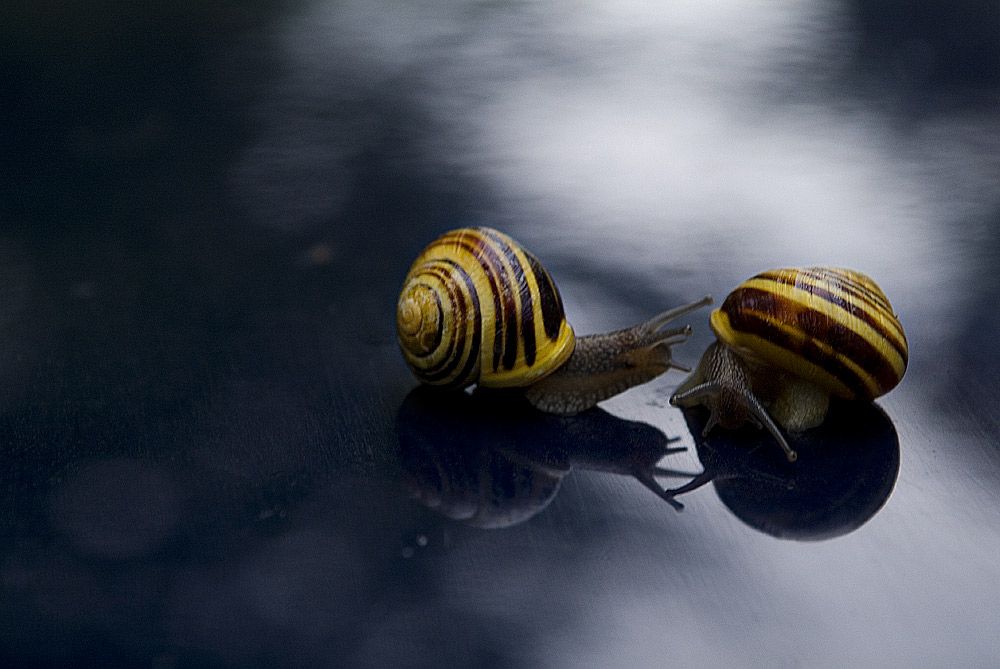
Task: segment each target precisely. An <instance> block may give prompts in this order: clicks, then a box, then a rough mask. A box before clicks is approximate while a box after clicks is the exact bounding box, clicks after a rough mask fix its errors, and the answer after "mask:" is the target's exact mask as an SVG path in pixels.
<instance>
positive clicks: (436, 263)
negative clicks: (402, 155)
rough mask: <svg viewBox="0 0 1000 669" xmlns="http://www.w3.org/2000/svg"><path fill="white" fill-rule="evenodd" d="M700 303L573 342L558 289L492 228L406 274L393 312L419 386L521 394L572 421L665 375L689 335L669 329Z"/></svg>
mask: <svg viewBox="0 0 1000 669" xmlns="http://www.w3.org/2000/svg"><path fill="white" fill-rule="evenodd" d="M707 304H711V298H704V299H702V300H699V301H697V302H692V303H691V304H687V305H684V306H681V307H677V308H675V309H670V310H668V311H664V312H663V313H661V314H658V315H656V316H654V317H653V318H651V319H649V320H648V321H645V322H643V323H640V324H638V325H636V326H634V327H632V328H628V329H625V330H618V331H616V332H610V333H607V334H602V335H589V336H585V337H576V336H575V334H574V332H573V328H572V327H571V326H570V324H569V323H568V322H566V316H565V313H564V311H563V305H562V299H561V298H560V296H559V291H558V290H557V289H556V285H555V282H553V280H552V277H551V276H549V273H548V272H547V271H546V270H545V268H544V267H542V264H541V263H540V262H539V261H538V259H537V258H536V257H535V256H534V255H532V254H531V253H530V252H528V251H527V250H525V249H524V248H522V247H521V245H520V244H518V243H517V242H515V241H514V240H513V239H511V238H510V237H508V236H507V235H505V234H503V233H501V232H498V231H496V230H493V229H491V228H482V227H481V228H462V229H459V230H453V231H451V232H447V233H445V234H443V235H442V236H440V237H438V238H437V239H436V240H434V241H433V242H431V243H430V245H428V246H427V248H425V249H424V250H423V251H422V252H421V253H420V255H419V256H417V259H416V260H415V261H414V262H413V265H412V266H411V267H410V271H409V273H408V274H407V276H406V279H405V280H404V283H403V289H402V291H401V293H400V296H399V302H398V304H397V308H396V331H397V335H398V338H399V345H400V348H401V349H402V352H403V357H404V358H405V359H406V362H407V364H408V365H409V367H410V369H411V370H412V371H413V373H414V374H415V375H416V377H417V378H418V379H419V380H420V381H422V382H423V383H426V384H430V385H439V386H448V387H457V388H463V387H466V386H470V385H472V384H478V385H480V386H483V387H490V388H521V389H522V392H523V393H524V395H525V397H527V398H528V401H530V402H531V403H532V404H533V405H534V406H535V407H536V408H538V409H541V410H542V411H545V412H548V413H557V414H573V413H579V412H581V411H584V410H586V409H588V408H590V407H592V406H594V405H595V404H597V403H598V402H600V401H602V400H605V399H608V398H609V397H612V396H614V395H617V394H618V393H621V392H623V391H625V390H628V389H629V388H631V387H633V386H636V385H639V384H642V383H646V382H647V381H651V380H652V379H654V378H656V377H657V376H659V375H660V374H663V373H664V372H666V371H667V370H668V369H671V368H673V369H679V370H681V371H690V370H689V369H687V368H685V367H683V366H681V365H679V364H677V363H676V362H674V361H673V359H672V358H671V354H670V347H671V346H673V345H675V344H679V343H681V342H683V341H684V340H685V339H686V338H687V336H688V335H689V334H690V333H691V328H690V326H684V327H680V328H676V329H671V330H666V329H663V328H664V326H665V325H666V324H667V323H668V322H669V321H671V320H673V319H675V318H677V317H679V316H682V315H684V314H686V313H688V312H690V311H692V310H694V309H697V308H699V307H701V306H705V305H707Z"/></svg>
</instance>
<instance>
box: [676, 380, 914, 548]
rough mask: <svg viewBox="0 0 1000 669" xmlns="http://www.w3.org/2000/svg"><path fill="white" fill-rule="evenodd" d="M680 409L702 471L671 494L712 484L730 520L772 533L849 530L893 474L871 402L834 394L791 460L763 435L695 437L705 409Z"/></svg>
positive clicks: (870, 512) (887, 430)
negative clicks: (826, 411)
mask: <svg viewBox="0 0 1000 669" xmlns="http://www.w3.org/2000/svg"><path fill="white" fill-rule="evenodd" d="M683 411H684V417H685V419H686V420H687V423H688V427H689V428H690V430H691V433H692V434H693V435H695V442H696V445H697V449H698V457H699V458H700V460H701V463H702V465H703V466H704V468H705V471H704V472H703V473H702V474H700V475H698V476H695V477H694V478H692V480H691V481H690V482H688V483H687V484H686V485H684V486H682V487H680V488H677V489H675V490H673V491H671V492H672V493H673V494H675V495H683V494H687V493H690V492H692V491H694V490H696V489H698V488H700V487H702V486H704V485H705V484H707V483H710V482H711V483H712V485H713V486H714V487H715V491H716V493H717V494H718V496H719V499H721V500H722V503H723V504H725V505H726V507H728V508H729V510H730V511H732V512H733V514H735V515H736V517H738V518H739V519H740V520H742V521H743V522H744V523H746V524H747V525H749V526H750V527H753V528H754V529H757V530H759V531H761V532H764V533H766V534H769V535H772V536H775V537H779V538H785V539H797V540H822V539H831V538H833V537H837V536H841V535H844V534H847V533H849V532H852V531H854V530H855V529H857V528H859V527H861V526H862V525H864V524H865V523H866V522H868V520H870V519H871V518H872V517H873V516H874V515H875V514H876V513H877V512H878V511H879V509H881V508H882V506H883V505H884V504H885V502H886V500H888V498H889V495H890V494H891V493H892V489H893V487H894V485H895V482H896V476H897V475H898V473H899V440H898V438H897V436H896V430H895V428H894V427H893V425H892V421H890V420H889V418H888V416H886V414H885V413H884V412H883V411H882V410H881V409H880V408H879V407H878V406H876V405H875V404H873V403H871V402H848V401H843V400H839V399H837V398H834V399H833V400H832V401H831V402H830V406H829V414H828V416H827V419H826V420H825V421H824V422H823V424H822V425H820V426H819V427H816V428H814V429H811V430H807V431H806V432H803V433H802V434H801V435H798V436H797V437H796V438H795V446H796V448H798V449H799V451H800V452H801V454H802V457H801V458H800V459H799V460H798V461H797V462H796V463H795V464H794V465H792V464H789V463H788V462H787V460H786V459H784V458H781V457H779V456H778V455H777V451H776V450H775V449H774V448H773V446H772V445H771V437H770V436H769V435H768V434H767V433H766V432H761V431H759V430H755V429H750V428H743V429H740V430H733V431H722V430H716V431H712V432H711V433H710V434H709V435H708V436H702V435H703V432H704V429H705V427H706V426H707V425H708V423H709V421H710V417H709V412H708V411H707V410H706V409H704V408H703V407H693V408H686V409H684V410H683Z"/></svg>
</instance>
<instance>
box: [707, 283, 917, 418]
mask: <svg viewBox="0 0 1000 669" xmlns="http://www.w3.org/2000/svg"><path fill="white" fill-rule="evenodd" d="M711 325H712V330H713V331H715V334H716V336H718V338H719V340H720V341H722V342H724V343H726V344H728V345H729V346H732V347H734V348H736V349H737V350H742V351H749V352H751V353H752V355H754V356H756V357H757V358H760V359H763V360H765V361H766V362H769V363H771V364H772V365H775V366H777V367H779V368H781V369H784V370H786V371H788V372H791V373H793V374H796V375H798V376H800V377H802V378H805V379H807V380H809V381H811V382H812V383H814V384H816V385H817V386H819V387H821V388H823V389H824V390H826V391H827V392H829V393H830V394H832V395H835V396H837V397H842V398H845V399H864V400H871V399H874V398H876V397H879V396H881V395H884V394H885V393H887V392H889V391H890V390H892V388H894V387H895V386H896V384H897V383H899V382H900V380H901V379H902V378H903V373H904V372H905V371H906V362H907V358H908V356H909V352H908V348H907V344H906V335H905V334H903V326H902V325H901V324H900V322H899V320H898V319H897V318H896V315H895V314H894V313H893V310H892V305H891V304H889V300H888V299H887V298H886V296H885V294H884V293H883V292H882V290H881V289H880V288H879V287H878V286H877V285H876V284H875V282H874V281H872V279H871V278H869V277H868V276H866V275H865V274H862V273H861V272H855V271H852V270H846V269H837V268H829V267H809V268H801V269H777V270H771V271H768V272H763V273H761V274H758V275H757V276H755V277H753V278H752V279H750V280H748V281H745V282H744V283H742V284H740V285H739V286H738V287H737V288H736V290H734V291H733V292H732V293H730V295H729V297H727V298H726V301H725V302H723V304H722V306H721V307H720V308H718V309H716V310H715V311H713V312H712V315H711Z"/></svg>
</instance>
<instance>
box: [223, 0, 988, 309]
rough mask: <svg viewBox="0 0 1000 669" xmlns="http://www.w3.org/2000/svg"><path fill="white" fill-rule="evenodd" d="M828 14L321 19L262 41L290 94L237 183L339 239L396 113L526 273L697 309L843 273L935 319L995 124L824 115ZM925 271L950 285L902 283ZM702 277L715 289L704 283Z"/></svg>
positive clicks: (307, 15)
mask: <svg viewBox="0 0 1000 669" xmlns="http://www.w3.org/2000/svg"><path fill="white" fill-rule="evenodd" d="M834 11H835V10H834V9H832V8H831V7H829V6H827V5H825V3H818V2H814V3H796V2H763V1H758V2H739V1H737V0H716V1H714V2H694V1H690V2H672V3H662V2H656V1H654V0H631V1H626V2H586V3H579V2H569V1H568V0H567V1H562V2H558V1H557V2H549V3H528V2H525V3H515V4H508V3H498V4H468V3H460V2H454V1H449V0H427V1H425V2H415V3H398V2H390V1H389V0H365V1H364V2H362V1H361V0H351V1H347V2H338V3H326V2H316V3H314V4H312V5H309V6H308V7H307V8H306V10H305V11H304V12H303V13H302V14H300V15H298V16H296V17H295V18H294V19H292V20H290V21H288V22H287V24H286V25H284V26H283V28H282V30H281V31H280V32H279V33H278V34H276V36H275V40H274V44H275V48H276V49H277V50H278V52H279V53H280V57H281V58H282V59H283V60H284V62H285V64H286V67H287V73H288V74H287V77H286V78H284V79H283V80H282V81H279V82H277V84H276V87H275V88H274V90H273V91H272V96H271V97H270V98H268V99H266V100H265V102H264V104H263V106H262V109H261V112H262V117H263V118H265V119H266V126H267V130H266V131H265V134H264V137H263V138H262V139H261V142H260V144H258V145H257V146H256V147H254V148H253V149H252V150H251V151H250V152H248V153H247V155H246V156H245V160H244V163H243V165H242V166H241V167H240V169H239V172H238V174H239V178H238V179H237V182H238V183H239V184H240V185H241V187H240V190H241V191H242V192H243V193H244V195H245V197H246V199H247V200H248V201H251V202H253V201H255V200H256V201H257V202H258V203H259V204H258V205H257V208H258V209H259V210H261V211H263V212H265V213H266V216H265V218H267V219H268V220H269V221H270V224H271V225H276V226H278V227H287V228H292V229H295V228H301V227H303V226H305V227H308V226H310V225H315V224H319V223H322V222H324V221H330V220H332V217H333V216H335V215H336V212H337V209H338V206H339V204H340V203H341V202H342V198H343V197H344V196H345V192H346V190H347V189H348V188H349V187H350V177H349V175H348V174H347V172H346V169H345V167H344V166H345V165H346V164H347V161H349V160H350V159H351V158H352V157H353V156H355V155H357V153H358V152H359V151H360V150H361V149H362V148H363V146H364V144H365V142H366V141H367V140H368V139H369V137H367V136H366V132H370V131H371V128H369V127H368V126H367V125H366V122H365V119H364V118H363V117H364V115H365V107H364V105H365V103H366V101H370V100H371V99H373V98H372V95H373V92H378V95H382V96H384V95H386V94H387V93H386V92H387V91H388V92H389V93H388V94H389V95H390V96H392V95H398V97H391V98H390V99H393V100H396V99H398V100H399V101H400V103H401V104H402V103H405V104H408V105H412V106H413V108H414V109H415V110H417V111H418V112H419V114H421V115H424V116H425V117H426V118H429V119H433V121H434V123H433V124H432V126H430V127H433V128H434V131H433V132H432V133H427V132H426V129H425V130H424V132H425V133H426V136H420V134H419V133H420V131H419V130H416V131H415V135H414V137H413V138H412V139H413V140H415V144H414V145H415V146H416V147H418V148H419V151H421V152H422V155H421V156H420V159H421V162H420V163H419V165H420V166H421V168H422V169H433V168H434V166H435V165H440V166H442V167H447V168H448V169H451V170H457V171H458V173H459V174H462V175H463V176H468V177H472V178H478V179H480V180H481V181H482V183H483V185H484V192H492V193H498V194H499V195H500V200H501V201H502V202H504V203H505V206H506V207H507V209H506V210H505V211H503V212H497V217H496V220H501V221H513V223H512V224H511V227H513V228H514V229H513V230H512V232H513V233H514V234H515V235H516V236H520V237H522V238H526V241H530V242H531V243H532V245H533V246H532V247H533V248H536V247H540V248H539V252H540V253H542V252H544V253H546V254H549V255H551V254H552V253H560V252H562V253H564V254H566V255H567V256H568V257H571V258H572V259H573V261H574V262H578V263H595V264H599V265H604V266H605V268H606V269H608V270H611V271H614V270H615V269H616V266H620V267H621V268H622V269H623V270H628V271H634V269H635V268H636V267H643V268H646V269H647V270H653V271H657V272H661V273H662V274H663V275H664V277H665V278H664V281H667V280H671V281H673V282H674V290H682V291H684V292H685V293H691V294H692V295H694V294H700V292H704V291H706V290H710V291H712V292H715V293H720V292H724V291H725V290H728V289H729V288H730V287H732V286H733V285H735V284H736V283H738V282H739V281H741V280H742V279H744V278H746V277H747V276H749V275H750V274H753V273H755V272H757V271H759V270H762V269H765V268H767V267H770V266H787V265H802V264H828V265H841V266H849V267H854V268H857V269H862V270H864V271H866V272H868V273H870V274H871V275H872V276H873V277H875V278H876V280H877V281H879V282H880V283H881V284H882V285H883V287H884V288H885V290H886V292H887V293H888V294H889V295H890V296H891V297H893V299H894V302H896V303H897V304H896V306H897V309H900V310H901V311H906V310H914V311H919V312H921V313H920V315H921V316H927V315H930V314H933V315H935V317H941V316H942V314H941V311H942V310H944V311H947V309H949V308H950V307H949V306H948V304H949V303H948V300H949V299H950V298H949V295H948V294H946V293H945V292H944V291H941V290H940V289H939V288H938V289H936V287H938V286H940V285H941V282H942V281H943V280H944V281H952V280H959V281H960V280H962V276H963V271H964V270H963V268H962V267H960V266H957V264H955V263H954V261H953V258H951V257H949V255H948V252H947V249H948V247H949V241H950V240H949V239H948V236H947V235H948V229H949V226H950V225H951V223H952V222H953V221H955V220H956V218H957V217H965V216H967V215H968V213H969V210H970V207H971V208H976V209H979V208H981V207H989V206H996V204H997V200H998V198H997V196H995V195H993V196H989V197H987V198H985V199H987V200H988V201H987V202H984V201H982V200H983V199H984V198H983V196H982V193H983V192H996V191H995V188H991V184H995V183H996V182H997V177H998V174H1000V170H998V166H997V162H996V161H995V160H994V161H992V162H984V161H983V160H982V159H981V158H980V157H979V156H981V155H982V153H981V152H980V151H979V149H977V148H976V147H975V146H973V145H972V144H970V143H969V142H968V141H967V140H968V138H970V137H979V136H982V135H983V133H984V129H985V128H989V127H991V124H990V121H989V119H985V118H983V119H976V118H970V119H966V122H964V123H962V124H958V125H956V124H954V119H952V118H948V119H942V120H941V121H940V122H937V121H936V120H934V119H933V118H931V119H930V120H928V119H927V118H926V117H925V118H924V119H923V120H922V121H921V122H920V124H918V127H917V128H916V129H915V130H914V128H912V127H911V128H909V129H908V130H907V131H905V132H903V131H901V130H899V129H898V128H897V127H895V126H894V125H893V124H894V123H895V121H896V120H894V119H893V118H891V117H887V116H886V115H885V113H884V111H883V110H880V109H877V108H874V107H872V106H871V105H870V104H868V103H865V102H863V101H861V100H860V99H851V98H849V97H848V96H845V95H840V96H839V97H837V96H833V95H832V94H831V93H830V92H829V90H826V89H824V85H825V84H826V82H827V81H828V80H829V79H832V78H833V77H836V76H840V75H841V74H842V73H843V69H842V68H843V65H844V63H845V62H846V59H847V58H848V57H849V56H848V55H847V54H848V53H849V49H850V46H851V45H850V32H849V31H848V30H847V28H848V27H849V25H848V19H847V18H846V17H844V16H840V15H837V14H835V13H834ZM378 99H380V100H382V101H383V102H384V101H385V98H384V97H382V98H378ZM379 113H384V110H383V111H382V112H379ZM921 126H922V127H921ZM991 132H992V136H993V137H994V138H995V137H996V132H995V131H991ZM956 169H958V170H960V173H959V176H956V172H955V170H956ZM947 181H954V182H956V183H957V184H958V186H957V187H956V188H954V189H951V190H947V189H945V188H943V187H942V184H943V183H945V182H947ZM282 193H285V194H286V195H287V194H288V193H291V194H292V195H293V196H292V197H287V196H283V195H282ZM970 198H972V200H976V201H974V202H973V201H970ZM449 223H459V222H442V224H443V225H446V224H449ZM519 226H520V228H521V229H518V228H519ZM546 246H548V247H549V248H546ZM927 266H931V267H937V268H940V269H939V271H937V272H926V271H921V272H915V271H913V268H915V267H927ZM706 274H708V275H711V276H713V277H714V278H715V279H716V280H717V281H718V283H717V285H714V286H699V285H697V284H696V283H695V281H696V280H702V281H703V277H704V276H706ZM667 275H669V276H670V277H671V278H670V279H668V278H667ZM697 277H702V278H701V279H697ZM685 281H689V282H690V283H689V284H685Z"/></svg>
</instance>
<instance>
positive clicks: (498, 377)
mask: <svg viewBox="0 0 1000 669" xmlns="http://www.w3.org/2000/svg"><path fill="white" fill-rule="evenodd" d="M396 331H397V334H398V337H399V344H400V348H401V349H402V351H403V357H404V358H405V359H406V362H407V364H408V365H409V366H410V369H411V370H412V371H413V373H414V374H415V375H416V376H417V378H418V379H420V380H421V381H422V382H424V383H428V384H432V385H447V386H455V387H464V386H468V385H471V384H473V383H478V384H480V385H483V386H491V387H510V386H525V385H528V384H531V383H533V382H534V381H537V380H538V379H540V378H542V377H544V376H546V375H548V374H549V373H551V372H553V371H555V370H556V369H558V368H559V367H560V366H561V365H562V364H563V363H564V362H565V361H566V360H567V359H568V358H569V356H570V354H572V352H573V348H574V346H575V341H576V340H575V337H574V335H573V328H572V327H570V325H569V323H567V322H566V318H565V314H564V312H563V306H562V299H561V298H560V297H559V291H558V290H557V289H556V286H555V283H554V282H553V281H552V277H551V276H549V273H548V272H547V271H545V268H544V267H542V264H541V263H540V262H539V261H538V259H537V258H535V256H533V255H532V254H531V253H529V252H528V251H526V250H524V249H523V248H521V246H520V244H518V243H517V242H515V241H514V240H513V239H511V238H510V237H508V236H507V235H505V234H503V233H500V232H497V231H496V230H492V229H490V228H462V229H459V230H453V231H451V232H448V233H445V234H444V235H442V236H441V237H439V238H438V239H436V240H434V241H433V242H431V243H430V245H428V246H427V248H426V249H424V250H423V252H421V254H420V255H419V256H418V257H417V259H416V260H415V261H414V262H413V265H412V266H411V267H410V271H409V273H408V274H407V276H406V279H405V281H404V283H403V290H402V292H401V293H400V296H399V303H398V305H397V309H396Z"/></svg>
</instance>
